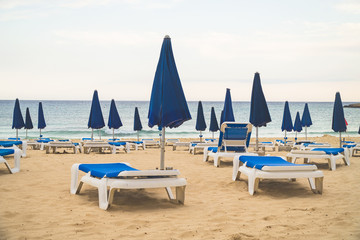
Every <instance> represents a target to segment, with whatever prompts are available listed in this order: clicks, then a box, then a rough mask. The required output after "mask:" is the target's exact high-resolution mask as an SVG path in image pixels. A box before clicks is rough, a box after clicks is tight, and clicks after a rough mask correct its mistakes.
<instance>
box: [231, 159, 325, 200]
mask: <svg viewBox="0 0 360 240" xmlns="http://www.w3.org/2000/svg"><path fill="white" fill-rule="evenodd" d="M240 165H241V166H240ZM239 166H240V167H239ZM241 173H242V174H245V175H247V176H248V190H249V193H250V195H253V194H254V193H255V192H256V191H257V190H258V187H259V181H260V179H296V178H307V179H308V180H309V184H310V187H311V190H312V191H313V192H314V193H319V194H322V191H323V178H324V174H323V172H322V171H320V170H318V169H317V167H316V166H315V165H309V164H294V163H290V162H287V161H286V160H285V159H283V158H282V157H277V156H239V157H234V163H233V177H232V179H233V181H236V180H238V179H240V175H241Z"/></svg>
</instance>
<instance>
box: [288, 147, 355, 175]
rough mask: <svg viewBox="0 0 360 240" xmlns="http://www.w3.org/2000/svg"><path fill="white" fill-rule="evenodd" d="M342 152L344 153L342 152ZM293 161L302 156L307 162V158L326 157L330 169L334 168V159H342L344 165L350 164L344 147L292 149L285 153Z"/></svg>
mask: <svg viewBox="0 0 360 240" xmlns="http://www.w3.org/2000/svg"><path fill="white" fill-rule="evenodd" d="M342 153H344V154H342ZM286 157H287V158H291V162H292V163H295V162H296V160H297V159H298V158H304V162H305V163H307V162H308V160H309V159H328V162H329V168H330V170H333V171H335V170H336V160H338V159H342V160H343V161H344V163H345V164H346V165H350V159H349V154H348V151H347V150H346V149H345V150H344V148H314V149H312V150H292V151H291V152H290V153H288V154H287V155H286Z"/></svg>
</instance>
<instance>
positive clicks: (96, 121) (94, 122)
mask: <svg viewBox="0 0 360 240" xmlns="http://www.w3.org/2000/svg"><path fill="white" fill-rule="evenodd" d="M104 126H105V122H104V117H103V115H102V111H101V106H100V101H99V96H98V92H97V90H95V91H94V95H93V99H92V102H91V109H90V116H89V122H88V128H91V140H93V139H94V138H93V136H94V129H101V128H103V127H104ZM99 133H100V131H99ZM100 139H101V135H100Z"/></svg>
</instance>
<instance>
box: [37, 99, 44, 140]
mask: <svg viewBox="0 0 360 240" xmlns="http://www.w3.org/2000/svg"><path fill="white" fill-rule="evenodd" d="M45 127H46V123H45V117H44V111H43V107H42V102H39V111H38V129H40V138H41V129H44V128H45Z"/></svg>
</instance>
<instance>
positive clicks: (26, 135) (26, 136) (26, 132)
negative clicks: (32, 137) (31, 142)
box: [26, 129, 27, 139]
mask: <svg viewBox="0 0 360 240" xmlns="http://www.w3.org/2000/svg"><path fill="white" fill-rule="evenodd" d="M26 139H27V129H26Z"/></svg>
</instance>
